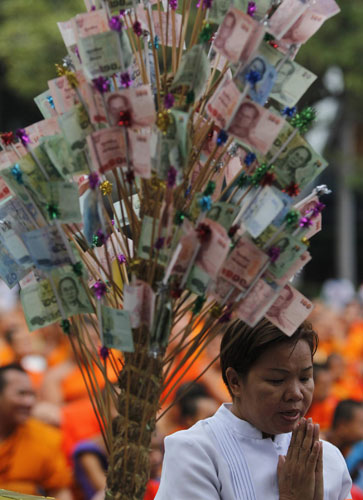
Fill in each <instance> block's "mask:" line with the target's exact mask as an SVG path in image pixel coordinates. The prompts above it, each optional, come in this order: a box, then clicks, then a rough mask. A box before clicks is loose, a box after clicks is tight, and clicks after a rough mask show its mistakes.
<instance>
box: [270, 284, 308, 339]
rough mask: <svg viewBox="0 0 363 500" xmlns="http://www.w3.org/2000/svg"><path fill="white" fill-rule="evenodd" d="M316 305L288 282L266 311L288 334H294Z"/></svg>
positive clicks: (275, 323)
mask: <svg viewBox="0 0 363 500" xmlns="http://www.w3.org/2000/svg"><path fill="white" fill-rule="evenodd" d="M313 308H314V306H313V304H312V303H311V302H310V300H308V299H307V298H306V297H304V296H303V295H302V294H301V293H300V292H298V291H297V290H296V289H295V288H294V287H292V286H291V285H289V284H286V285H285V286H284V287H283V289H282V290H281V291H280V294H279V296H278V297H277V299H276V301H275V302H274V303H273V305H272V306H271V307H270V309H269V310H268V311H267V313H266V318H267V319H268V320H269V321H271V323H273V324H274V325H276V326H277V327H278V328H279V329H280V330H281V331H282V332H284V333H286V335H289V336H290V335H292V334H293V333H294V332H295V331H296V329H297V327H298V326H300V325H301V323H302V322H303V321H304V320H305V319H306V318H307V317H308V316H309V315H310V313H311V312H312V310H313Z"/></svg>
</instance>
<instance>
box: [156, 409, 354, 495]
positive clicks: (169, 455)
mask: <svg viewBox="0 0 363 500" xmlns="http://www.w3.org/2000/svg"><path fill="white" fill-rule="evenodd" d="M230 407H231V404H230V403H225V404H223V405H222V406H221V407H220V408H219V409H218V411H217V412H216V413H215V414H214V415H213V417H210V418H207V419H205V420H201V421H200V422H198V423H197V424H195V425H194V426H193V427H191V428H190V429H188V430H186V431H180V432H176V433H175V434H172V435H171V436H168V437H167V438H165V456H164V462H163V470H162V475H161V482H160V487H159V491H158V493H157V495H156V497H155V500H279V492H278V485H277V463H278V457H279V455H286V453H287V449H288V447H289V443H290V439H291V433H287V434H278V435H276V436H275V438H274V440H272V439H271V438H263V437H262V433H261V432H260V431H259V430H257V429H256V428H255V427H253V426H252V425H251V424H249V423H248V422H246V421H244V420H241V419H240V418H238V417H236V416H235V415H233V413H232V412H231V411H230ZM323 468H324V500H345V499H350V498H351V495H350V488H351V484H352V482H351V478H350V476H349V473H348V469H347V467H346V464H345V461H344V458H343V456H342V455H341V453H340V451H339V450H338V448H336V447H335V446H333V445H332V444H330V443H328V442H325V441H324V442H323Z"/></svg>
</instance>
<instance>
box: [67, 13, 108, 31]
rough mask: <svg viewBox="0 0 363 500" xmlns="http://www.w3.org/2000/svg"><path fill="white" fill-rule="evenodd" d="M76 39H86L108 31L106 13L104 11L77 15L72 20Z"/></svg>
mask: <svg viewBox="0 0 363 500" xmlns="http://www.w3.org/2000/svg"><path fill="white" fill-rule="evenodd" d="M74 20H75V24H76V29H77V36H78V38H86V37H88V36H92V35H98V34H99V33H104V32H106V31H109V29H110V28H109V25H108V20H107V13H106V11H105V10H104V9H97V10H92V11H90V12H84V13H82V14H77V15H76V17H75V18H74Z"/></svg>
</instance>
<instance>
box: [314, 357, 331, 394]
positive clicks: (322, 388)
mask: <svg viewBox="0 0 363 500" xmlns="http://www.w3.org/2000/svg"><path fill="white" fill-rule="evenodd" d="M313 375H314V395H313V401H314V402H315V401H317V402H318V401H324V400H325V399H326V398H327V397H328V396H329V394H330V390H331V386H332V378H331V374H330V372H329V369H328V367H327V366H326V365H325V364H318V363H314V369H313Z"/></svg>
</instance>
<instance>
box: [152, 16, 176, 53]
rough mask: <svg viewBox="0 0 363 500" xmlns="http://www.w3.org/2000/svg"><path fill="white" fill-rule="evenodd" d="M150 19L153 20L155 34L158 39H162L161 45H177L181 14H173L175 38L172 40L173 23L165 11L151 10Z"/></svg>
mask: <svg viewBox="0 0 363 500" xmlns="http://www.w3.org/2000/svg"><path fill="white" fill-rule="evenodd" d="M152 19H153V22H154V29H155V35H156V36H157V37H158V38H159V40H162V41H163V45H166V46H167V47H172V46H173V45H174V46H176V47H179V35H180V28H181V22H182V16H181V14H175V40H174V42H173V23H172V18H171V15H170V13H169V16H168V14H167V12H160V13H159V12H157V11H155V10H153V11H152Z"/></svg>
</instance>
